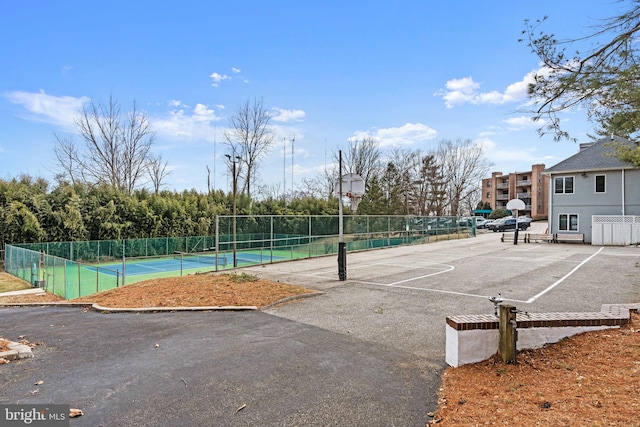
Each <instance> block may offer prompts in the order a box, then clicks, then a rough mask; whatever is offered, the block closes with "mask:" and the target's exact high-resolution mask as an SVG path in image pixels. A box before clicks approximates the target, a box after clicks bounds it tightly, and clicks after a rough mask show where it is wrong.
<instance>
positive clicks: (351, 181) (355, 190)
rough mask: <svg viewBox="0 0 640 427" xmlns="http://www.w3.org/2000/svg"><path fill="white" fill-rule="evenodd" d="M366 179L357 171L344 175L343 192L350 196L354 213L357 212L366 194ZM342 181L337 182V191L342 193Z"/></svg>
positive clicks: (345, 195) (344, 194)
mask: <svg viewBox="0 0 640 427" xmlns="http://www.w3.org/2000/svg"><path fill="white" fill-rule="evenodd" d="M364 187H365V185H364V180H363V179H362V178H361V177H360V176H359V175H356V174H355V173H348V174H346V175H343V176H342V194H343V196H344V197H348V198H349V200H350V201H351V203H350V204H349V206H350V208H351V212H352V213H356V211H357V210H358V205H359V204H360V201H361V200H362V196H363V195H364ZM340 189H341V188H340V183H338V184H336V193H337V194H340Z"/></svg>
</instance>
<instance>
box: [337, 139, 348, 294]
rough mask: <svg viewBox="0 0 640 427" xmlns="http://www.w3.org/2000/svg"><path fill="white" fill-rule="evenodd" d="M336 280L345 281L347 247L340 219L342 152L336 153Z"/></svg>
mask: <svg viewBox="0 0 640 427" xmlns="http://www.w3.org/2000/svg"><path fill="white" fill-rule="evenodd" d="M338 279H339V280H341V281H344V280H347V247H346V244H345V243H344V224H343V219H342V150H339V151H338Z"/></svg>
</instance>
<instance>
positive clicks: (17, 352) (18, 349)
mask: <svg viewBox="0 0 640 427" xmlns="http://www.w3.org/2000/svg"><path fill="white" fill-rule="evenodd" d="M29 357H33V352H32V351H31V347H29V346H28V345H25V344H20V343H18V342H14V341H9V350H7V351H0V359H6V360H16V359H28V358H29Z"/></svg>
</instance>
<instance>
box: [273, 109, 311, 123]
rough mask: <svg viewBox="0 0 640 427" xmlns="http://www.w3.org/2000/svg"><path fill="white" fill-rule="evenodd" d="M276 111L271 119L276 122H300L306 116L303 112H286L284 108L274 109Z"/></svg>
mask: <svg viewBox="0 0 640 427" xmlns="http://www.w3.org/2000/svg"><path fill="white" fill-rule="evenodd" d="M273 109H274V110H275V111H276V113H275V114H272V116H271V118H272V119H273V120H274V121H276V122H285V123H286V122H300V121H302V120H303V119H304V117H305V116H306V113H305V112H304V111H302V110H285V109H283V108H278V107H273Z"/></svg>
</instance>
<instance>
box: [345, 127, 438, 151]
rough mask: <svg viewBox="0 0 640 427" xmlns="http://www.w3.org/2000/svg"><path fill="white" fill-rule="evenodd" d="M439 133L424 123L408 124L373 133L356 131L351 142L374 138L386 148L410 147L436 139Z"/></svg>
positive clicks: (377, 130)
mask: <svg viewBox="0 0 640 427" xmlns="http://www.w3.org/2000/svg"><path fill="white" fill-rule="evenodd" d="M437 135H438V132H437V131H436V130H435V129H432V128H430V127H429V126H427V125H424V124H422V123H407V124H405V125H403V126H401V127H393V128H386V129H375V130H372V131H356V132H354V133H353V136H352V137H351V138H349V140H360V139H362V138H374V139H375V140H377V141H378V142H379V143H380V146H381V147H384V146H398V145H410V144H414V143H416V142H421V141H428V140H431V139H435V137H436V136H437Z"/></svg>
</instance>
